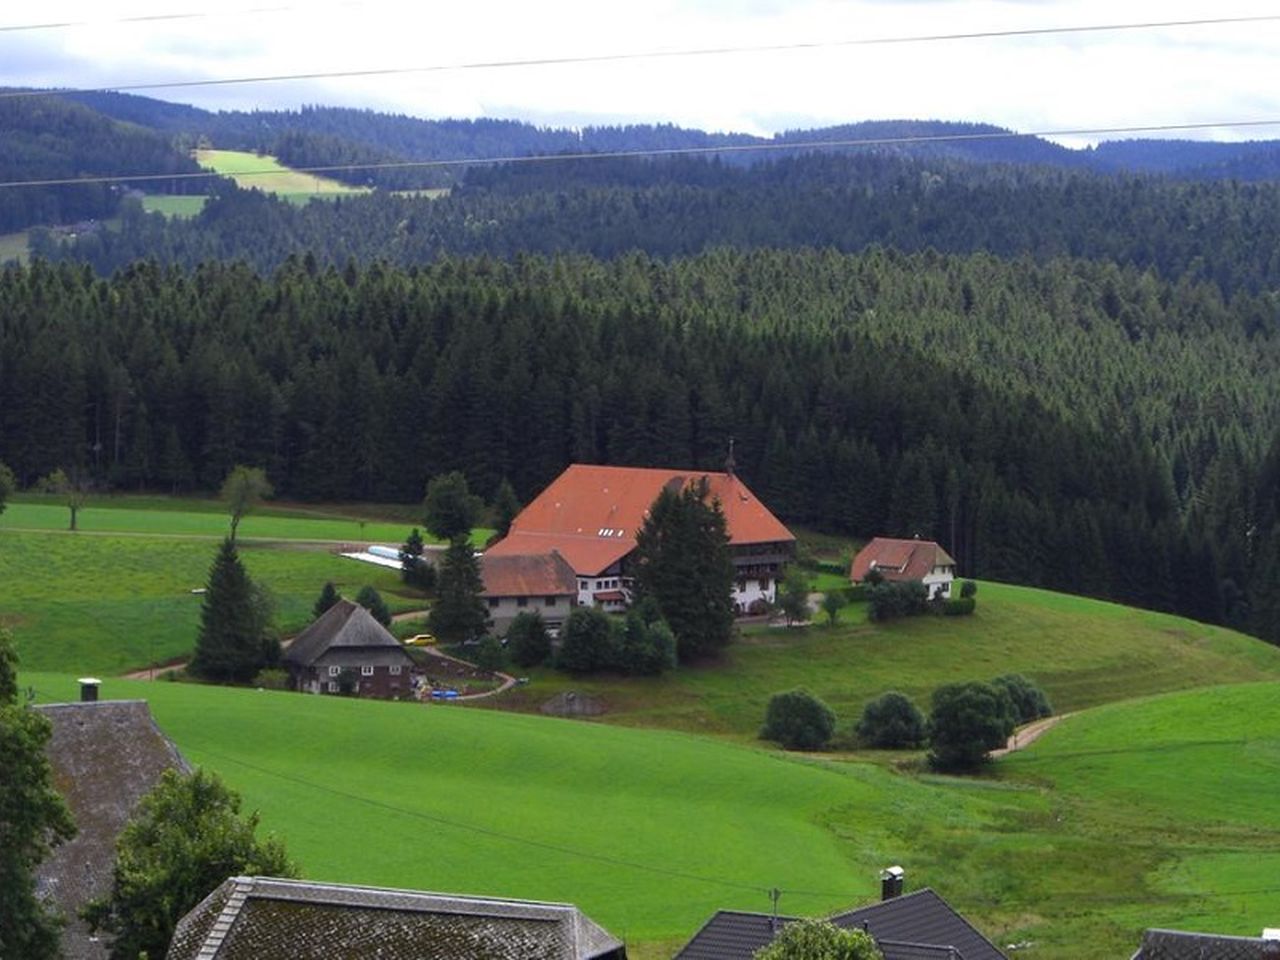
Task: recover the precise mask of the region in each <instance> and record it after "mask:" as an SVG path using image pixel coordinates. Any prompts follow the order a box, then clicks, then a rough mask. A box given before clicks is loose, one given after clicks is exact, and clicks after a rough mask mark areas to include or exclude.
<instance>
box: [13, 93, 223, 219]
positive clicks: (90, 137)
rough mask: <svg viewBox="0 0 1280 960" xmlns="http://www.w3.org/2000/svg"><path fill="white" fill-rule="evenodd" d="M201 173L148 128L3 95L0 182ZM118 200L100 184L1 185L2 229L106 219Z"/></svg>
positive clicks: (185, 185) (198, 185)
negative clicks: (11, 186)
mask: <svg viewBox="0 0 1280 960" xmlns="http://www.w3.org/2000/svg"><path fill="white" fill-rule="evenodd" d="M198 170H199V167H198V166H196V164H195V162H194V161H193V160H191V159H190V158H189V157H187V156H184V155H183V154H181V153H179V152H178V151H176V150H175V149H174V148H173V146H172V144H171V143H170V139H169V138H168V137H167V136H163V135H161V134H159V133H156V132H155V131H153V130H146V129H143V128H142V127H137V126H133V125H132V124H126V123H121V122H119V121H116V120H111V119H108V118H107V117H105V116H102V115H101V114H98V113H96V112H94V111H92V110H90V109H88V108H86V107H84V106H82V105H80V104H76V103H68V102H66V101H64V100H62V99H61V98H58V97H43V96H40V97H0V181H8V180H33V179H40V180H59V179H65V178H69V177H88V176H102V175H113V174H122V175H127V174H132V173H149V174H160V173H166V174H167V173H190V172H195V171H198ZM148 189H150V190H152V191H153V192H156V193H182V192H191V193H199V192H202V191H203V190H204V184H203V183H202V182H201V181H193V182H184V181H178V180H175V181H158V182H155V183H149V184H148ZM120 197H121V187H119V186H117V185H112V184H105V183H86V184H74V185H66V186H48V187H22V188H9V189H5V190H0V233H7V232H12V231H15V230H21V229H22V228H24V227H28V226H31V225H32V224H63V223H74V222H76V221H79V220H88V219H98V218H103V217H111V216H114V215H115V211H116V208H117V207H118V206H119V204H120Z"/></svg>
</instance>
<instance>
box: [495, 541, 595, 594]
mask: <svg viewBox="0 0 1280 960" xmlns="http://www.w3.org/2000/svg"><path fill="white" fill-rule="evenodd" d="M480 575H481V577H482V578H483V579H484V595H485V596H486V597H535V596H536V597H556V596H565V595H572V594H576V593H577V592H578V578H577V575H576V574H575V573H574V572H573V567H571V566H569V564H568V563H567V562H566V561H565V559H564V557H562V556H560V554H559V553H557V552H556V551H554V550H551V551H549V552H547V553H542V554H536V555H519V554H508V555H504V556H497V557H495V556H493V555H492V554H490V553H486V554H485V555H484V556H483V557H481V558H480Z"/></svg>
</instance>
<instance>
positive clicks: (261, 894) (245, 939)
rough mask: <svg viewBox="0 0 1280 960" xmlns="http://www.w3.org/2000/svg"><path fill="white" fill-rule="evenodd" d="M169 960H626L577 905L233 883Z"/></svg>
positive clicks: (253, 880)
mask: <svg viewBox="0 0 1280 960" xmlns="http://www.w3.org/2000/svg"><path fill="white" fill-rule="evenodd" d="M167 957H168V960H197V958H199V960H262V958H270V957H289V958H290V960H313V958H314V960H330V958H338V957H377V958H379V960H470V958H475V960H481V958H485V960H489V958H492V960H507V958H510V960H626V949H625V948H624V947H623V945H622V942H621V941H620V940H617V939H616V938H614V937H613V936H612V935H610V934H609V933H608V932H607V931H606V930H604V929H603V928H602V927H600V926H598V925H597V924H595V923H594V922H592V921H591V920H590V919H588V918H587V917H586V916H584V915H583V914H582V912H581V911H579V910H578V908H577V907H574V906H572V905H570V904H563V903H537V902H534V901H528V900H495V899H489V898H485V897H465V896H452V895H449V894H440V893H422V892H419V891H413V890H389V889H383V888H378V887H356V886H347V885H342V884H329V883H311V882H307V881H302V880H275V879H271V878H268V877H233V878H232V879H230V880H227V881H226V882H225V883H223V884H222V885H221V886H220V887H218V889H217V890H215V891H214V892H213V893H211V894H210V895H209V896H208V897H206V898H205V899H204V901H203V902H201V903H200V904H199V906H197V907H196V908H195V909H193V910H192V911H191V912H190V913H188V914H187V915H186V916H185V917H183V918H182V920H180V921H179V922H178V927H177V930H176V931H175V932H174V936H173V942H172V943H171V944H170V946H169V953H168V954H167Z"/></svg>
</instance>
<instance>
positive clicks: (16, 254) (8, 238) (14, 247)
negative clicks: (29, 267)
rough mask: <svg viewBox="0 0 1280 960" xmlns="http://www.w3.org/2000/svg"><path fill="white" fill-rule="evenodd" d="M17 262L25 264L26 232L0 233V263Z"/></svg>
mask: <svg viewBox="0 0 1280 960" xmlns="http://www.w3.org/2000/svg"><path fill="white" fill-rule="evenodd" d="M10 260H17V261H18V262H19V263H26V262H27V232H26V231H25V230H23V231H22V232H21V233H0V263H8V262H9V261H10Z"/></svg>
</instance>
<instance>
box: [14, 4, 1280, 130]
mask: <svg viewBox="0 0 1280 960" xmlns="http://www.w3.org/2000/svg"><path fill="white" fill-rule="evenodd" d="M5 7H6V9H5V10H4V12H2V13H0V27H4V28H12V27H15V26H21V25H26V24H34V23H50V22H54V21H90V22H89V23H88V24H85V25H76V26H70V27H65V28H61V29H33V30H14V29H4V30H0V84H3V85H21V86H41V87H43V86H63V87H99V86H104V87H105V86H115V85H123V84H130V83H142V82H157V81H172V80H201V79H215V78H231V77H246V76H262V75H278V74H286V73H315V72H322V71H333V70H363V69H378V68H385V67H422V66H433V65H437V66H438V65H458V64H475V63H480V62H492V61H505V60H528V59H537V58H556V57H580V56H594V55H601V54H620V53H642V52H651V51H662V50H687V49H695V48H706V47H726V46H729V47H736V46H748V47H750V46H760V45H765V44H813V43H833V42H836V41H852V40H866V39H873V38H891V37H892V38H900V37H919V36H922V35H928V34H946V33H974V32H981V31H993V30H1020V29H1035V28H1046V27H1069V26H1084V25H1091V24H1117V23H1133V22H1142V21H1157V20H1158V21H1168V20H1184V19H1200V18H1205V17H1248V16H1265V15H1275V14H1280V5H1277V4H1275V3H1268V2H1259V0H1219V2H1216V3H1213V4H1207V3H1204V2H1203V0H1196V2H1190V0H1160V2H1154V0H1153V2H1148V0H1120V2H1117V0H1108V2H1101V0H1099V2H1094V0H1077V2H1059V0H1022V2H1014V0H1004V2H1000V0H972V2H971V0H844V2H840V0H804V2H781V0H736V2H735V0H692V2H685V3H678V2H670V0H650V2H647V3H643V4H641V3H607V2H604V3H602V2H599V0H540V2H537V3H533V2H527V0H526V2H502V0H462V2H458V0H453V2H447V3H426V2H417V3H399V2H392V0H311V2H296V0H226V2H225V3H221V4H219V5H217V6H216V7H214V6H213V5H212V4H206V5H204V6H198V5H196V4H195V3H193V2H191V0H170V2H166V3H162V2H158V0H43V2H41V3H39V4H31V5H22V6H19V5H17V4H6V5H5ZM268 7H269V8H272V9H271V11H270V12H264V11H265V10H266V8H268ZM211 9H216V10H218V11H219V12H218V13H217V14H215V15H210V16H202V17H200V18H198V19H191V20H177V21H166V22H154V23H136V22H135V23H125V22H111V21H118V20H119V19H120V18H125V17H137V16H147V15H152V14H175V13H188V12H200V11H207V10H211ZM255 10H256V11H257V12H254V11H255ZM1278 76H1280V21H1275V22H1269V23H1251V24H1243V25H1200V26H1188V27H1177V28H1172V27H1170V28H1157V29H1149V30H1126V31H1116V32H1099V33H1082V34H1070V35H1061V34H1059V35H1051V36H1034V37H1011V38H998V39H977V40H951V41H936V42H913V43H895V44H884V45H864V46H834V45H833V46H829V47H824V48H819V49H806V50H798V51H782V52H760V51H756V52H742V53H731V54H725V55H719V56H701V57H688V58H671V59H643V60H632V61H628V62H621V63H595V64H566V65H556V66H527V67H507V68H495V69H462V70H449V71H440V72H432V73H420V74H408V75H403V76H394V77H376V78H375V77H370V78H361V79H351V78H346V79H315V80H307V81H284V82H275V83H255V84H244V85H230V86H219V87H208V88H189V89H172V90H156V91H149V92H148V95H150V96H156V97H160V98H162V99H167V100H174V101H179V102H183V103H195V104H197V105H199V106H203V107H207V108H239V109H253V108H288V107H297V106H299V105H301V104H304V103H318V104H333V105H343V106H361V107H372V108H374V109H378V110H387V111H394V112H403V113H408V114H412V115H415V116H421V117H480V116H488V117H504V118H516V119H524V120H530V121H533V122H536V123H540V124H547V125H556V126H562V125H563V126H580V125H586V124H601V123H619V122H622V123H626V122H668V121H669V122H673V123H677V124H680V125H682V126H688V127H699V128H703V129H708V130H729V131H742V132H748V133H756V134H768V133H773V132H777V131H780V130H785V129H795V128H800V127H813V126H825V125H830V124H834V123H847V122H852V121H858V120H867V119H888V118H918V119H946V120H972V121H983V122H989V123H996V124H999V125H1001V126H1006V127H1010V128H1013V129H1016V130H1020V131H1024V132H1035V131H1045V130H1064V129H1083V128H1098V127H1125V126H1137V125H1152V124H1183V123H1221V122H1224V121H1237V120H1260V119H1266V120H1270V119H1276V120H1280V83H1277V82H1276V78H1277V77H1278ZM1170 135H1172V136H1199V137H1206V138H1212V139H1260V138H1280V125H1277V126H1274V127H1264V128H1261V129H1254V130H1249V131H1232V130H1228V129H1221V130H1212V131H1208V132H1204V133H1200V134H1170ZM1059 139H1062V140H1064V141H1065V142H1071V143H1073V144H1078V143H1080V142H1082V141H1085V140H1091V139H1097V138H1059Z"/></svg>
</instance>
